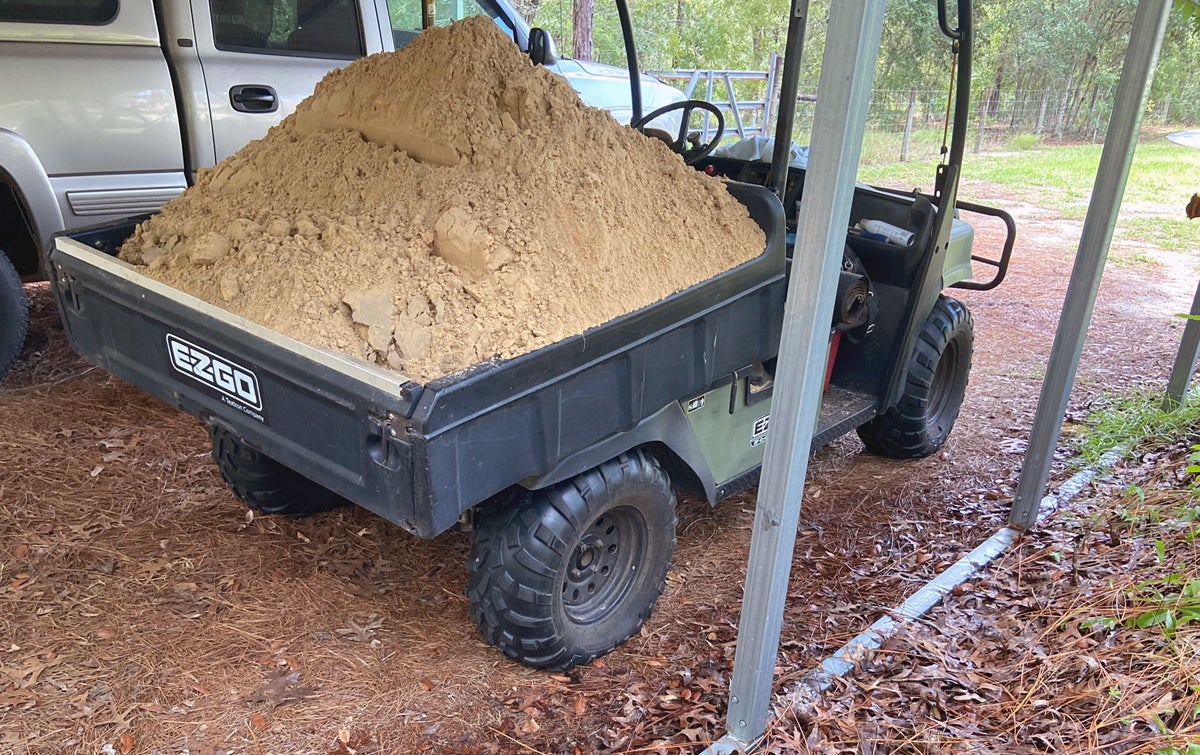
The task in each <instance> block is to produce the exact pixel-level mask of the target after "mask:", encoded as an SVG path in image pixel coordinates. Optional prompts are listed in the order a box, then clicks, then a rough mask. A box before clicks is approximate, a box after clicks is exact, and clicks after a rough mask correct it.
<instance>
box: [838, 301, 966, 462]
mask: <svg viewBox="0 0 1200 755" xmlns="http://www.w3.org/2000/svg"><path fill="white" fill-rule="evenodd" d="M974 343H975V330H974V323H973V322H972V320H971V313H970V312H969V311H967V308H966V307H965V306H964V305H963V304H962V303H961V302H959V301H958V300H956V299H951V298H950V297H948V296H938V299H937V302H936V303H935V304H934V305H933V311H932V312H930V313H929V317H928V318H927V319H926V320H925V326H924V327H923V328H922V329H921V333H920V335H919V336H918V337H917V345H916V346H915V347H914V348H913V353H912V357H911V358H910V360H909V364H908V380H907V382H906V383H905V386H904V395H903V396H901V398H900V402H899V403H898V404H897V405H896V406H895V408H892V409H889V410H888V411H887V413H885V414H883V415H881V416H879V417H876V418H875V419H873V420H871V421H870V422H868V423H867V424H865V425H863V426H862V427H860V428H858V437H860V438H862V441H863V443H864V444H865V445H866V447H867V448H868V449H869V450H871V451H873V452H875V453H877V454H880V455H882V456H889V457H891V458H893V459H914V458H920V457H922V456H928V455H930V454H932V453H933V452H934V451H937V450H938V449H939V448H941V447H942V444H943V443H945V442H946V436H948V435H949V434H950V430H951V428H953V427H954V420H955V419H957V418H958V410H959V408H961V407H962V401H963V395H964V394H965V393H966V390H967V379H968V377H969V376H970V372H971V352H972V349H973V346H974Z"/></svg>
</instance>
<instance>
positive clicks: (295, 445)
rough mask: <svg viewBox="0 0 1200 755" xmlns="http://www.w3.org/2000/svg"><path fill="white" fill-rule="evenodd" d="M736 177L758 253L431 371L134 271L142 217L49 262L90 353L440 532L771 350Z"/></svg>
mask: <svg viewBox="0 0 1200 755" xmlns="http://www.w3.org/2000/svg"><path fill="white" fill-rule="evenodd" d="M730 190H731V192H732V193H733V194H734V195H735V196H736V197H737V198H738V199H739V200H740V201H741V202H743V203H744V204H745V205H746V206H747V207H748V208H749V209H750V213H751V215H752V216H753V218H754V219H755V221H756V222H758V224H759V225H760V226H761V227H762V228H763V230H764V231H765V232H766V234H767V244H766V249H765V250H764V251H763V253H762V254H761V255H760V256H759V257H757V258H755V259H753V260H751V261H749V262H746V263H744V264H742V265H740V266H738V267H736V268H734V269H732V270H730V271H728V272H726V273H722V274H721V275H718V276H716V277H714V278H712V279H710V280H708V281H705V282H703V283H700V284H697V285H695V286H693V287H691V288H689V289H686V290H684V291H681V292H679V293H676V294H674V295H672V296H670V297H668V298H666V299H664V300H662V301H660V302H656V303H655V304H652V305H650V306H647V307H644V308H642V309H640V310H638V311H636V312H633V313H630V314H628V315H624V316H622V317H619V318H617V319H615V320H613V321H611V322H609V323H606V324H604V325H601V326H598V327H595V328H592V329H591V330H588V331H587V332H585V333H583V334H582V335H579V336H574V337H572V338H568V339H565V340H563V341H559V342H557V343H554V344H551V345H549V346H546V347H543V348H541V349H538V350H537V351H534V352H531V353H528V354H525V355H522V356H519V357H516V358H513V359H509V360H505V361H495V362H484V363H480V364H477V365H474V366H472V367H470V368H467V369H466V370H463V371H460V372H458V373H455V374H453V375H449V376H446V377H442V378H438V379H437V380H434V381H431V382H429V383H427V384H424V385H421V384H418V383H415V382H411V381H409V380H407V379H406V378H404V377H403V376H402V375H400V374H399V373H396V372H392V371H389V370H386V369H383V368H379V367H375V366H373V365H369V364H367V363H365V362H362V361H359V360H356V359H354V358H352V357H349V356H347V355H344V354H341V353H338V352H334V351H328V350H323V349H317V348H314V347H312V346H308V345H306V344H303V343H300V342H299V341H296V340H294V339H291V338H288V337H286V336H283V335H281V334H279V333H277V332H274V331H272V330H269V329H267V328H264V327H262V326H260V325H257V324H255V323H252V322H250V321H248V320H246V319H244V318H241V317H238V316H235V315H232V314H230V313H228V312H226V311H224V310H221V309H219V308H218V307H215V306H212V305H210V304H208V303H205V302H203V301H200V300H199V299H196V298H194V297H192V296H189V295H187V294H184V293H182V292H180V291H177V290H175V289H172V288H170V287H168V286H165V285H163V284H161V283H159V282H157V281H154V280H152V279H150V278H148V277H146V276H144V275H142V274H141V273H140V272H138V269H137V268H135V267H133V266H130V265H128V264H126V263H124V262H122V261H120V260H118V259H116V258H115V257H114V256H113V255H115V253H116V250H117V248H118V247H119V246H120V244H121V243H122V242H123V241H124V240H125V239H126V238H127V237H128V236H129V235H130V234H131V233H132V232H133V230H134V228H135V226H136V223H137V221H138V220H140V218H135V219H129V220H126V221H121V222H118V223H115V224H110V225H106V226H101V227H97V228H92V229H89V230H85V231H81V232H77V233H73V234H69V235H65V236H60V237H59V238H57V239H56V240H55V243H54V245H53V246H52V248H51V250H50V252H49V263H50V270H51V271H52V276H51V277H52V282H53V288H54V294H55V296H56V297H57V299H58V303H59V307H60V310H61V311H62V313H63V319H64V321H65V326H66V330H67V335H68V338H69V339H70V342H71V344H72V346H73V347H74V348H75V349H76V350H77V351H79V352H80V353H81V354H82V355H83V356H84V357H85V358H87V359H88V360H90V361H92V362H94V363H96V364H97V365H99V366H101V367H103V368H104V369H106V370H108V371H110V372H112V373H113V374H115V375H117V376H119V377H121V378H123V379H125V380H128V381H129V382H131V383H133V384H135V385H137V386H139V387H141V388H143V389H145V390H146V391H148V392H150V393H152V394H153V395H155V396H158V397H159V398H161V399H163V400H165V401H167V402H169V403H171V404H173V405H175V406H177V407H179V408H181V409H183V410H184V411H187V412H189V413H191V414H193V415H195V416H197V417H199V418H200V419H201V420H202V421H204V422H205V423H209V424H213V423H215V424H219V425H221V426H224V427H226V428H228V429H230V430H232V431H233V432H235V433H236V434H238V435H240V436H242V437H243V438H244V439H245V441H246V442H247V443H248V444H249V445H250V446H252V447H254V448H257V449H259V450H260V451H262V452H263V453H265V454H266V455H268V456H270V457H272V458H274V459H276V460H277V461H279V462H281V463H282V464H284V465H285V466H288V467H290V468H292V469H294V470H296V471H298V472H300V473H301V474H303V475H304V476H306V477H309V478H311V479H312V480H314V481H315V482H317V483H319V484H321V485H323V486H325V487H327V488H329V489H330V490H332V491H334V492H336V493H337V494H339V495H341V496H344V497H345V498H347V499H349V500H351V501H353V502H355V503H357V504H359V505H361V506H364V507H366V508H368V509H370V510H372V511H374V512H376V513H377V514H379V515H381V516H383V517H385V518H387V519H389V520H391V521H392V522H395V523H397V524H399V525H400V526H402V527H404V528H405V529H406V530H409V531H411V532H413V533H415V534H417V535H420V536H423V537H432V536H434V535H436V534H438V533H440V532H443V531H445V530H446V529H448V528H450V527H451V526H452V525H454V523H455V522H456V521H457V519H458V517H459V515H460V514H461V513H462V512H464V511H466V510H468V509H470V508H472V507H473V506H475V505H476V504H478V503H480V502H482V501H484V500H486V499H488V498H489V497H491V496H493V495H495V494H497V493H499V492H501V491H503V490H506V489H508V488H510V487H511V486H513V485H516V484H524V485H526V486H527V487H541V486H544V485H547V484H552V483H554V482H556V481H559V480H561V479H565V478H566V477H568V476H571V475H573V474H576V473H578V472H580V471H583V469H586V468H588V467H591V466H594V465H596V464H599V463H601V462H603V461H605V460H607V459H609V458H612V457H614V456H616V455H617V454H618V453H620V452H621V451H624V450H627V449H628V448H629V447H630V446H631V445H637V444H640V443H643V442H646V441H647V440H650V441H653V440H656V439H654V438H649V439H648V438H646V437H645V433H640V434H639V432H638V428H639V427H641V426H644V425H645V424H646V422H647V420H648V419H649V418H651V417H652V416H653V415H655V414H656V413H658V412H659V411H660V410H663V409H664V408H665V407H669V406H670V405H671V404H673V403H675V402H677V401H679V400H680V399H686V398H689V397H692V396H695V395H698V394H701V393H703V392H704V391H705V390H707V389H708V388H709V387H711V386H713V385H714V384H716V383H718V382H719V381H720V380H721V379H722V378H724V377H726V376H728V375H729V374H730V373H733V372H734V371H736V370H739V369H742V368H745V367H747V366H749V365H751V364H753V363H754V362H758V361H763V360H765V359H768V358H770V357H772V356H774V355H775V354H776V352H777V349H778V344H779V335H780V333H779V329H780V323H781V321H782V311H783V299H784V292H785V281H784V239H783V231H782V229H783V220H782V208H781V207H780V205H779V202H778V200H777V199H776V198H775V197H774V195H772V194H771V193H770V192H768V191H767V190H765V189H763V188H761V187H757V186H750V185H746V184H730ZM679 253H680V254H702V253H703V250H697V249H681V250H679ZM657 440H664V439H661V438H660V439H657ZM623 445H624V447H622V446H623ZM613 449H616V450H613ZM598 455H603V456H604V458H592V457H593V456H598Z"/></svg>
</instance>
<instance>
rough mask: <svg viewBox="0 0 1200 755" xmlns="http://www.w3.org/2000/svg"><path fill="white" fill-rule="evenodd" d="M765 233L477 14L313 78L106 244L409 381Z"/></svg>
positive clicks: (644, 287)
mask: <svg viewBox="0 0 1200 755" xmlns="http://www.w3.org/2000/svg"><path fill="white" fill-rule="evenodd" d="M763 246H764V238H763V234H762V232H761V230H760V229H759V228H758V226H757V225H756V224H755V223H754V222H753V221H752V220H751V219H750V218H749V214H748V213H747V211H746V210H745V208H744V207H743V206H742V205H741V204H740V203H738V202H737V201H736V200H734V199H733V198H732V197H731V196H730V195H729V193H728V191H727V190H726V188H725V186H724V184H723V183H722V182H721V181H720V180H719V179H715V178H712V177H709V176H705V175H703V174H701V173H699V172H697V171H695V170H693V169H691V168H689V167H687V166H685V165H684V164H683V162H682V160H681V159H680V158H679V157H678V156H677V155H675V154H673V153H672V152H671V151H670V150H669V149H668V148H667V147H666V146H665V145H664V144H663V143H661V142H660V141H658V140H656V139H651V138H647V137H645V136H643V135H641V134H638V133H637V132H635V131H633V130H632V129H629V128H626V127H623V126H620V125H618V124H617V123H616V122H615V121H614V120H613V119H612V118H611V116H610V115H609V114H608V113H606V112H604V111H601V110H596V109H593V108H589V107H587V106H585V105H583V104H582V102H581V101H580V100H579V97H578V95H577V94H576V93H575V91H574V90H573V89H571V87H570V86H569V85H568V84H567V83H566V82H565V81H563V80H562V79H560V78H558V77H556V76H555V75H553V74H551V73H550V72H548V71H546V70H545V69H543V68H539V67H535V66H533V65H532V64H531V63H530V62H529V60H528V58H527V57H526V56H525V55H523V54H522V53H521V52H520V51H519V50H518V48H517V47H516V45H514V44H513V43H512V41H511V40H510V39H508V38H507V37H506V36H505V35H504V34H503V33H502V32H501V31H500V30H499V29H498V28H497V27H496V26H495V24H494V23H493V22H492V21H491V20H490V19H488V18H486V17H479V18H473V19H468V20H465V21H462V22H459V23H456V24H453V25H451V26H449V27H447V28H442V29H431V30H429V31H427V32H425V33H424V34H422V35H421V36H420V37H419V38H418V39H417V40H416V41H415V42H413V43H412V44H410V45H409V46H407V47H406V48H404V49H403V50H401V51H399V52H396V53H387V54H381V55H374V56H371V57H368V58H364V59H362V60H359V61H357V62H355V63H353V64H351V65H349V66H347V67H346V68H344V69H342V70H339V71H334V72H332V73H330V74H329V75H328V76H326V77H325V79H324V80H322V81H321V83H320V84H319V85H318V86H317V88H316V91H315V92H314V94H313V96H311V97H310V98H308V99H307V100H305V101H304V102H302V103H301V104H300V106H299V108H298V109H297V110H296V112H295V113H293V114H292V115H291V116H289V117H288V118H286V119H285V120H284V121H283V122H282V123H280V124H279V125H278V126H275V127H274V128H273V129H271V131H270V132H269V133H268V134H267V136H266V137H264V138H263V139H260V140H258V141H256V142H252V143H251V144H249V145H247V146H246V147H245V148H243V149H242V150H241V151H239V152H238V153H237V154H235V155H233V156H232V157H230V158H229V159H227V160H225V161H224V162H222V163H221V164H220V165H218V166H216V167H215V168H213V169H211V170H207V171H201V173H200V176H199V177H198V179H197V181H196V184H195V186H193V187H192V188H190V189H188V190H187V191H185V192H184V193H183V194H182V195H181V196H179V197H178V198H176V199H175V200H172V201H171V202H170V203H168V204H167V205H166V206H165V207H164V208H163V211H162V212H161V213H159V214H158V215H156V216H154V217H153V218H151V219H149V220H147V221H146V222H144V223H142V224H141V225H139V227H138V229H137V231H136V233H135V234H134V235H133V236H132V237H131V238H130V239H129V240H128V241H127V242H126V244H125V246H124V247H123V249H122V251H121V257H122V258H123V259H125V260H126V261H129V262H132V263H134V264H136V265H143V266H145V271H146V272H147V274H148V275H150V276H152V277H154V278H156V279H159V280H161V281H163V282H164V283H167V284H168V285H171V286H174V287H176V288H179V289H181V290H183V291H185V292H187V293H190V294H192V295H194V296H197V297H199V298H201V299H204V300H206V301H209V302H212V303H214V304H217V305H218V306H220V307H223V308H224V309H226V310H229V311H231V312H234V313H236V314H239V315H242V316H245V317H247V318H249V319H251V320H253V321H255V322H259V323H261V324H263V325H266V326H267V327H270V328H273V329H275V330H278V331H280V332H282V333H284V334H286V335H289V336H291V337H293V338H296V339H299V340H301V341H304V342H306V343H309V344H312V345H314V346H318V347H327V348H333V349H338V350H341V351H344V352H347V353H350V354H352V355H355V356H357V357H361V358H363V359H366V360H369V361H371V362H374V363H376V364H383V365H387V366H389V367H391V368H393V369H395V370H397V371H399V372H402V373H403V374H404V375H405V376H407V377H409V378H411V379H414V380H418V381H422V382H425V381H428V380H431V379H433V378H436V377H439V376H442V375H445V374H449V373H451V372H454V371H457V370H460V369H462V368H464V367H467V366H469V365H471V364H474V363H476V362H480V361H483V360H487V359H492V358H509V357H513V356H516V355H519V354H522V353H525V352H528V351H531V350H533V349H536V348H538V347H541V346H544V345H546V344H549V343H553V342H554V341H558V340H561V339H563V338H566V337H569V336H572V335H575V334H578V333H582V332H583V331H585V330H586V329H588V328H590V327H593V326H596V325H600V324H602V323H605V322H607V321H609V320H612V319H613V318H615V317H618V316H620V315H622V314H625V313H628V312H631V311H634V310H636V309H638V308H640V307H643V306H645V305H647V304H650V303H652V302H654V301H657V300H659V299H662V298H663V297H665V296H667V295H669V294H671V293H673V292H675V291H678V290H681V289H683V288H686V287H688V286H691V285H693V284H695V283H698V282H700V281H703V280H706V279H708V278H711V277H712V276H714V275H716V274H717V273H719V272H722V271H724V270H727V269H729V268H732V267H734V266H736V265H738V264H740V263H742V262H745V261H747V260H749V259H751V258H753V257H755V256H757V255H758V254H759V253H760V252H761V251H762V249H763Z"/></svg>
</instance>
